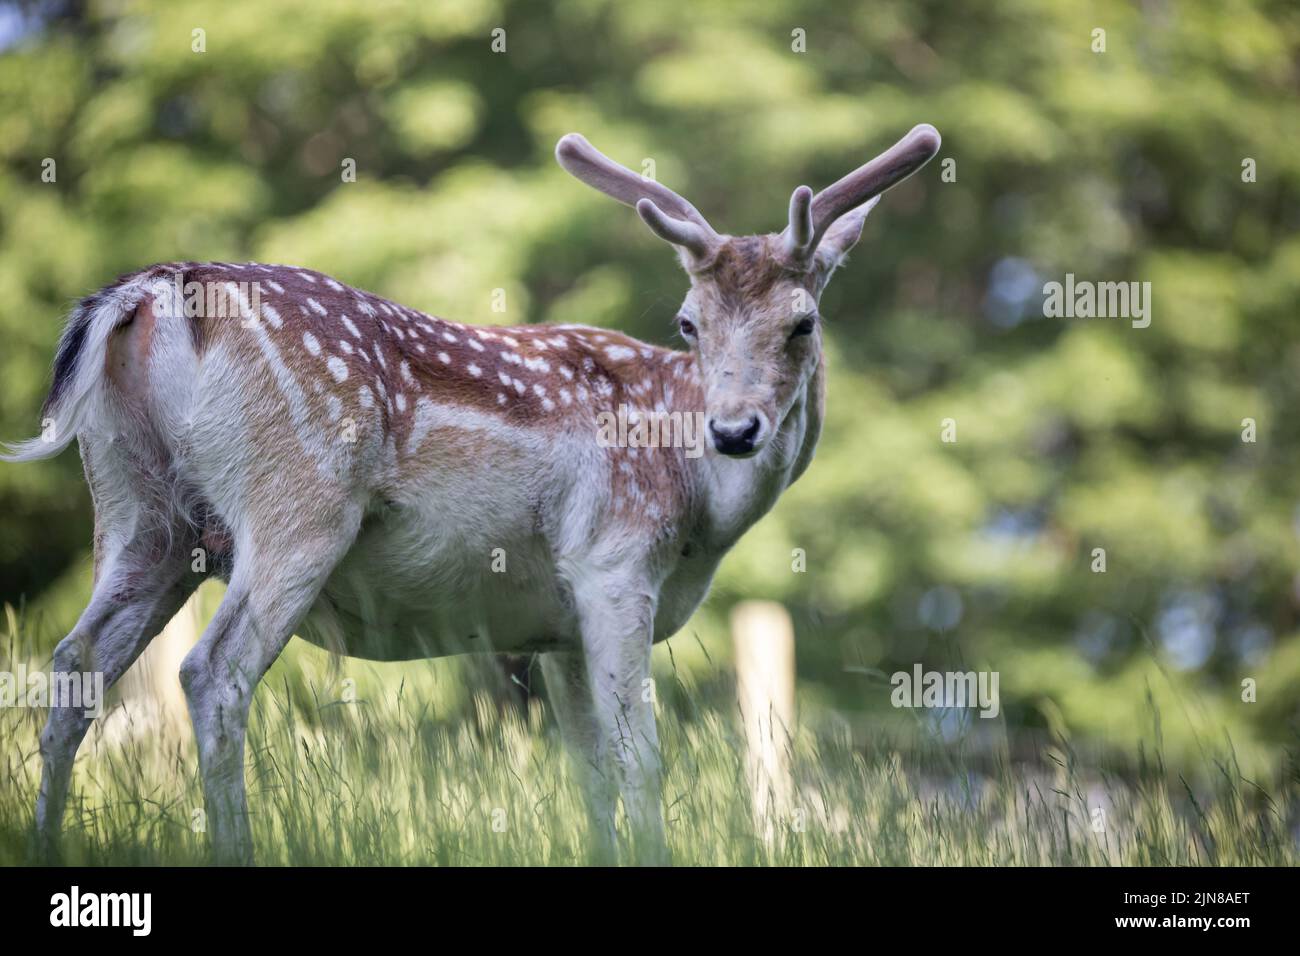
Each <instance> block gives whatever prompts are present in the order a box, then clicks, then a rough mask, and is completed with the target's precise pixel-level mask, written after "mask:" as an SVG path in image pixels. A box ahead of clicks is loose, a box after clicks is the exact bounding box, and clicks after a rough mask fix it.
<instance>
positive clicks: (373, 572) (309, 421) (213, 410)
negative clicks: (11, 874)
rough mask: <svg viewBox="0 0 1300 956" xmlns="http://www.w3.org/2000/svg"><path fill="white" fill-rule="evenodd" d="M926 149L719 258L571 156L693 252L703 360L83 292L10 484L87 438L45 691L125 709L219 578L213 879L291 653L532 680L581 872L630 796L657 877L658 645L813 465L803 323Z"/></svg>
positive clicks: (208, 704)
mask: <svg viewBox="0 0 1300 956" xmlns="http://www.w3.org/2000/svg"><path fill="white" fill-rule="evenodd" d="M938 149H939V135H938V133H937V132H936V131H935V130H934V128H933V127H930V126H926V125H921V126H917V127H916V128H915V129H913V130H912V131H911V132H910V133H909V134H908V135H907V136H906V137H904V138H903V139H902V140H900V141H899V142H898V143H897V144H896V145H894V146H893V147H891V148H890V149H889V150H887V151H886V152H884V153H883V154H881V155H880V156H878V157H877V158H875V159H873V160H872V161H871V162H869V163H867V164H866V165H864V166H862V167H860V168H859V169H857V170H855V171H854V172H852V173H850V174H849V175H847V176H845V177H844V178H843V179H841V180H839V181H838V182H836V183H834V184H833V185H831V186H829V187H828V188H826V189H824V190H822V191H821V192H820V193H817V194H816V195H813V192H812V190H811V189H809V188H808V187H807V186H800V187H799V188H798V189H796V190H795V191H794V194H793V196H791V198H790V204H789V224H788V225H787V226H786V228H785V229H784V231H783V232H781V233H780V234H778V235H760V236H743V237H733V236H726V235H720V234H718V233H717V232H715V231H714V230H713V228H712V227H711V226H710V225H709V223H708V222H707V221H706V220H705V218H704V217H703V216H702V215H700V213H699V212H698V211H697V210H696V209H695V207H694V206H692V205H691V204H690V203H688V202H687V201H686V200H684V199H683V198H682V197H680V196H678V195H677V194H676V193H674V192H672V191H671V190H669V189H667V188H665V187H664V186H662V185H659V184H658V183H656V182H653V181H651V180H647V179H645V178H643V177H641V176H639V175H637V174H635V173H633V172H631V171H630V170H627V169H625V168H623V167H622V166H620V165H618V164H616V163H614V162H612V161H611V160H609V159H608V158H606V157H605V156H603V155H602V154H600V153H599V152H597V151H596V150H595V149H594V148H593V147H592V146H591V145H590V144H589V143H588V142H587V141H586V140H585V139H584V138H583V137H581V136H579V135H577V134H570V135H568V136H565V137H564V138H563V139H561V140H560V142H559V144H558V145H557V147H556V156H557V158H558V160H559V162H560V165H562V166H563V167H564V168H565V169H566V170H568V171H569V172H570V173H572V174H573V175H574V176H576V177H577V178H578V179H580V180H582V181H583V182H584V183H586V184H587V185H589V186H592V187H594V188H596V189H598V190H600V191H601V192H603V193H606V194H607V195H609V196H611V197H613V198H614V199H617V200H619V201H621V202H624V203H627V204H629V205H634V206H635V207H636V211H637V213H638V214H639V215H640V217H641V218H642V219H643V220H645V223H646V225H648V226H649V227H650V229H651V230H653V231H654V232H655V234H657V235H658V236H660V237H661V238H663V239H666V240H668V241H669V242H670V243H672V244H673V245H674V246H676V248H677V251H678V254H679V255H680V258H681V263H682V265H683V266H684V267H685V270H686V272H687V275H688V276H689V278H690V289H689V291H688V292H687V294H686V297H685V300H684V302H683V303H682V306H681V309H680V310H679V313H678V316H677V321H678V325H679V328H680V331H681V334H682V336H683V337H684V338H685V339H686V341H687V343H688V345H689V350H688V351H686V352H678V351H672V350H669V349H664V348H659V347H657V346H652V345H646V344H644V343H642V342H639V341H636V340H634V339H631V338H629V337H627V336H624V335H621V334H619V333H617V332H612V331H609V330H605V329H596V328H586V327H580V326H523V327H517V328H479V327H475V326H470V325H458V324H456V323H453V322H448V321H445V320H443V319H438V318H434V317H432V316H429V315H425V314H423V313H420V312H416V311H414V310H412V309H408V308H404V307H403V306H400V305H397V304H395V303H392V302H389V301H387V300H385V299H382V298H380V297H378V296H374V295H371V294H369V293H367V292H362V291H359V290H357V289H353V288H350V287H348V286H345V285H343V284H342V283H340V282H337V281H335V280H334V279H331V278H329V277H328V276H325V275H322V274H320V273H317V272H312V271H310V270H306V269H295V268H291V267H287V266H267V265H256V264H246V265H231V264H226V263H206V264H200V263H193V262H181V263H170V264H165V265H157V266H153V267H152V268H149V269H145V270H143V271H141V272H136V273H132V274H130V275H126V276H123V277H122V278H120V279H118V280H117V281H116V282H114V283H113V284H112V285H110V286H108V287H106V288H104V289H102V290H100V291H99V292H96V293H95V294H93V295H91V296H89V297H88V298H87V299H85V300H84V301H83V302H82V303H81V304H80V305H79V306H78V307H77V308H76V310H75V311H74V312H73V313H72V316H71V318H70V319H69V321H68V325H67V328H66V330H65V331H64V333H63V337H62V340H61V341H60V344H59V349H58V354H57V357H56V358H55V362H54V374H53V384H52V387H51V390H50V394H49V397H48V399H47V400H46V403H45V408H44V412H43V417H44V420H45V423H46V428H45V434H44V436H43V437H42V438H37V439H32V440H30V441H27V442H24V443H22V444H20V445H18V446H16V447H13V448H12V449H11V454H10V455H8V456H7V457H9V458H10V459H12V460H32V459H38V458H46V457H49V456H52V455H54V454H56V453H58V452H59V451H61V450H62V449H63V448H65V447H66V446H67V445H68V444H70V443H71V441H72V440H73V439H74V438H76V439H77V442H78V444H79V446H80V451H81V457H82V460H83V462H84V464H85V472H86V481H87V483H88V484H89V486H90V490H91V495H92V498H93V501H94V507H95V584H94V589H93V593H92V596H91V599H90V603H89V605H88V606H87V607H86V609H85V611H84V612H83V613H82V615H81V617H80V619H79V620H78V621H77V624H76V626H75V627H74V628H73V630H72V633H71V634H69V635H68V636H67V637H66V638H65V639H64V640H63V641H62V642H60V644H59V645H58V648H57V649H56V651H55V653H54V662H53V667H54V669H55V671H59V672H69V673H73V672H86V671H99V672H101V673H102V674H103V678H104V682H105V684H107V685H110V686H111V684H112V683H113V682H114V681H115V680H117V679H118V678H119V677H120V676H121V675H122V673H123V672H124V671H125V670H126V669H127V668H128V667H129V666H130V664H131V662H132V661H134V660H135V659H136V657H138V656H139V654H140V652H141V651H142V650H143V649H144V647H145V646H146V645H147V644H148V643H149V641H150V640H151V639H152V638H153V637H154V635H155V634H157V633H158V632H159V631H160V630H161V629H162V627H163V625H164V624H166V623H167V621H168V619H169V618H171V617H172V615H173V614H175V613H176V611H177V609H178V608H180V607H181V605H182V604H183V602H184V601H185V600H186V597H187V596H188V595H189V594H190V593H191V592H192V591H193V590H194V588H195V587H196V586H197V584H198V583H199V581H200V579H201V578H202V577H203V576H204V573H206V574H215V575H217V576H219V577H221V578H223V579H225V580H226V581H227V582H228V588H227V591H226V595H225V598H224V600H223V601H222V603H221V606H220V608H219V609H218V611H217V613H216V616H215V617H214V618H213V620H212V622H211V624H210V625H209V626H208V628H207V631H206V632H205V633H204V635H203V637H202V639H201V640H200V642H199V643H198V644H197V645H196V646H195V648H194V649H193V651H192V652H191V653H190V654H189V655H188V656H187V657H186V658H185V661H184V663H183V664H182V666H181V682H182V684H183V686H184V688H185V693H186V695H187V699H188V702H189V709H190V716H191V718H192V720H193V723H194V730H195V736H196V739H197V742H198V750H199V761H200V768H201V771H202V777H203V789H204V799H205V801H206V804H207V812H208V817H209V821H210V833H211V839H212V843H213V848H214V851H215V855H216V858H217V859H218V860H219V861H221V862H249V861H251V860H252V856H253V841H252V833H251V830H250V826H249V819H248V810H247V802H246V796H245V790H244V736H245V729H246V725H247V720H248V712H249V705H250V701H251V698H252V696H253V691H254V688H255V687H256V686H257V683H258V681H259V680H260V679H261V678H262V676H263V675H264V674H265V672H266V670H267V668H268V667H270V665H271V663H272V662H273V661H274V660H275V659H276V657H277V656H278V655H279V653H280V652H281V651H282V650H283V649H284V646H285V644H286V643H287V642H288V640H289V637H290V635H292V634H294V633H299V634H301V635H302V636H303V637H304V638H306V639H307V640H310V641H313V642H315V643H320V644H322V645H324V646H328V647H330V648H332V649H334V650H337V651H339V652H341V653H343V654H345V655H349V656H355V657H362V658H368V659H372V660H409V659H417V658H425V657H438V656H444V655H449V654H459V653H466V652H475V651H485V650H490V651H494V652H520V651H528V652H539V653H540V654H541V660H542V667H543V673H544V675H545V678H546V685H547V690H548V693H549V694H550V696H551V699H552V703H553V706H554V708H555V712H556V715H557V718H558V720H559V722H560V725H561V728H562V731H563V734H564V736H565V738H566V740H567V742H568V743H569V745H570V746H571V748H572V750H573V751H574V754H575V757H576V760H575V764H576V766H577V767H578V768H579V770H580V772H581V773H582V774H583V775H584V778H585V781H584V782H585V784H586V786H587V789H588V793H589V801H588V802H589V806H590V812H591V818H592V823H593V834H594V846H595V848H596V852H597V853H598V854H599V855H600V856H601V857H602V858H608V857H609V855H610V854H612V853H615V852H616V849H617V843H616V833H615V830H614V811H615V806H616V803H617V801H618V799H619V797H620V796H621V798H622V801H623V805H624V808H625V810H626V812H627V816H628V819H629V821H630V824H631V827H632V830H633V833H634V835H635V837H636V839H637V840H639V841H643V842H642V844H641V847H642V849H644V850H645V851H646V854H647V856H648V858H651V859H655V858H658V859H665V858H666V844H665V842H664V834H663V819H662V808H661V804H660V779H659V777H660V771H659V754H658V743H657V738H656V731H655V720H654V713H653V707H652V703H651V702H650V701H649V697H650V695H648V694H644V693H643V691H644V689H645V686H646V684H647V682H648V679H649V676H650V649H651V645H652V644H653V643H654V642H656V641H661V640H663V639H665V638H667V637H669V636H670V635H672V634H673V633H674V632H675V631H676V630H677V629H678V628H680V627H681V626H682V624H683V623H684V622H685V621H686V620H687V618H688V617H689V616H690V615H691V613H692V612H693V611H694V610H695V608H696V607H697V606H698V605H699V603H700V602H701V600H702V599H703V598H704V595H705V593H706V592H707V590H708V587H709V583H710V580H711V578H712V576H713V573H714V570H715V569H716V568H717V566H718V562H719V561H720V560H721V558H722V556H723V555H724V554H725V553H726V552H727V550H728V549H729V548H730V547H731V546H732V545H733V544H734V543H735V542H736V540H737V539H738V538H739V537H740V536H741V534H743V533H744V532H745V530H746V529H747V528H749V527H750V525H752V524H753V523H754V522H755V521H757V520H758V519H759V518H760V517H762V515H763V514H764V513H766V512H767V511H768V510H769V509H770V508H771V507H772V505H773V504H774V503H775V501H776V499H777V497H778V496H779V495H780V494H781V492H782V491H784V490H785V489H786V488H787V487H788V486H789V485H790V483H791V482H793V481H795V480H796V479H797V478H798V477H799V476H800V475H801V474H802V473H803V472H804V470H805V469H806V468H807V467H808V464H809V462H810V461H811V459H812V456H813V450H814V448H815V446H816V444H817V438H818V435H819V433H820V429H821V422H822V410H823V403H824V393H825V366H824V363H823V361H822V346H821V323H820V320H819V317H818V315H817V312H816V302H817V300H818V298H819V296H820V294H821V292H822V290H823V288H824V287H825V286H826V283H827V280H828V279H829V278H830V276H831V273H832V271H833V270H834V269H835V268H836V266H837V265H839V263H840V262H841V260H842V259H843V257H844V255H845V253H847V252H848V251H849V249H850V248H851V247H852V246H853V245H854V243H856V242H857V241H858V238H859V236H860V234H861V232H862V227H863V221H864V219H865V217H866V215H867V212H868V211H869V210H870V209H871V207H872V206H873V205H874V203H875V201H876V198H877V197H878V196H879V194H880V193H881V192H883V191H884V190H885V189H888V188H889V187H890V186H892V185H894V184H895V183H897V182H899V181H900V180H902V179H904V178H905V177H907V176H909V175H911V174H912V173H913V172H915V171H916V170H917V169H919V168H920V167H921V166H923V165H924V164H925V163H926V162H927V161H928V160H929V159H930V158H931V157H933V156H934V155H935V153H936V152H937V151H938ZM195 284H197V285H195ZM194 288H198V289H200V290H206V291H207V293H208V295H207V299H206V303H207V307H206V308H199V309H196V308H194V303H193V302H192V301H191V299H190V296H189V293H188V291H187V290H191V289H194ZM214 291H215V292H216V295H215V296H214V295H213V292H214ZM214 299H216V300H218V302H217V304H218V306H221V305H224V306H225V308H220V307H218V308H214V307H213V300H214ZM253 300H256V301H253ZM196 312H197V313H201V314H196ZM213 313H216V314H213ZM229 316H234V318H232V317H229ZM619 405H627V406H630V407H632V408H634V409H638V410H640V411H641V412H642V413H648V412H649V411H650V410H655V411H658V412H661V413H662V412H672V411H682V412H685V413H696V412H700V413H702V414H703V416H704V421H705V422H706V430H707V433H708V438H709V443H708V444H709V445H710V446H711V447H709V448H708V449H707V451H706V452H705V453H704V454H703V455H702V456H698V455H697V456H692V455H690V454H689V453H688V452H689V450H688V449H684V448H681V447H677V448H657V449H637V448H624V447H605V445H606V444H607V443H601V442H598V441H596V440H595V435H596V427H595V419H596V416H597V414H598V413H599V412H602V411H610V410H613V409H615V408H616V407H618V406H619ZM195 549H203V552H204V553H205V554H206V555H207V565H206V569H205V572H204V573H195V572H194V571H193V570H192V557H191V556H192V553H194V551H195ZM498 549H500V550H498ZM494 556H504V559H505V562H506V564H505V571H504V573H497V571H499V570H500V568H499V567H498V568H497V569H495V570H494V569H493V558H494ZM89 724H90V719H89V718H88V717H86V716H85V715H84V714H83V713H82V712H80V711H79V710H77V709H74V708H73V707H72V706H68V705H67V704H66V702H65V703H64V704H63V705H59V704H58V703H57V702H56V706H54V707H52V708H51V710H50V714H49V720H48V722H47V724H46V726H45V729H44V731H43V733H42V735H41V743H40V749H41V756H42V758H43V761H44V766H43V771H42V776H41V785H40V793H39V796H38V799H37V805H36V823H37V828H38V835H39V836H40V838H41V841H42V843H43V845H44V846H45V847H46V848H47V849H48V850H50V851H51V852H53V851H54V850H55V848H56V846H57V836H58V832H59V828H60V821H61V817H62V815H63V810H64V804H65V802H66V798H67V793H68V786H69V779H70V777H71V773H72V764H73V759H74V757H75V755H76V752H77V748H78V746H79V744H80V743H81V740H82V738H83V737H84V736H85V733H86V731H87V728H88V726H89Z"/></svg>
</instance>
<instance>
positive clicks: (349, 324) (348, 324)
mask: <svg viewBox="0 0 1300 956" xmlns="http://www.w3.org/2000/svg"><path fill="white" fill-rule="evenodd" d="M339 321H341V322H342V323H343V327H344V328H345V329H347V330H348V331H349V332H351V333H352V337H353V338H354V339H359V338H361V330H360V329H359V328H357V327H356V325H355V324H354V323H353V321H352V320H351V319H349V318H348V317H347V316H346V315H343V316H340V317H339Z"/></svg>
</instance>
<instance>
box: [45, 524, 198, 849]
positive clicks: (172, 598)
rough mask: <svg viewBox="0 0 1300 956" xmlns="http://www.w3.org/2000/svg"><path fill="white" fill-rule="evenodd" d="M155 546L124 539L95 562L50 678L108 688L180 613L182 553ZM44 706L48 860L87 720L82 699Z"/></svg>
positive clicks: (185, 583)
mask: <svg viewBox="0 0 1300 956" xmlns="http://www.w3.org/2000/svg"><path fill="white" fill-rule="evenodd" d="M157 543H158V542H157V540H156V539H154V540H146V539H144V538H139V539H135V540H132V541H129V542H127V543H126V544H125V545H124V546H122V547H121V548H120V549H118V550H116V551H115V552H114V553H112V554H110V555H108V556H107V560H106V561H104V562H103V563H102V564H101V565H100V566H99V569H98V573H97V581H96V584H95V588H94V591H93V592H92V595H91V599H90V603H89V604H88V605H87V607H86V609H85V611H83V612H82V614H81V617H80V618H79V619H78V620H77V623H76V626H75V627H74V628H73V629H72V632H71V633H70V634H68V636H67V637H65V638H64V639H63V640H62V641H60V642H59V646H58V647H57V648H56V649H55V651H54V663H53V671H54V673H55V674H56V675H57V674H69V675H71V674H82V675H85V674H97V675H101V676H102V680H103V690H104V691H105V692H107V690H108V689H109V688H110V687H112V686H113V684H114V683H116V682H117V680H118V678H120V677H121V676H122V675H123V674H124V673H125V672H126V670H127V668H128V667H130V666H131V664H132V663H134V661H135V659H136V658H137V657H139V656H140V653H141V651H143V650H144V649H145V647H146V646H147V645H148V644H149V642H150V641H151V640H152V639H153V638H154V637H155V636H157V634H158V633H159V632H160V631H161V630H162V629H163V628H164V627H165V626H166V624H167V622H168V621H170V620H171V618H172V617H173V616H174V615H175V614H176V612H177V611H178V610H180V608H181V605H183V604H184V603H185V600H186V598H188V597H189V595H190V593H191V592H192V591H193V590H194V588H195V586H196V585H197V584H198V578H197V577H196V576H194V575H191V574H189V568H188V566H187V565H186V563H185V560H184V558H183V557H182V556H180V555H175V554H172V555H170V556H167V557H161V558H160V557H159V552H158V550H157V548H156V545H157ZM96 703H97V704H98V703H100V702H99V701H96ZM50 705H51V706H50V711H49V716H48V718H47V720H46V723H45V729H44V730H43V731H42V732H41V738H40V750H41V761H42V768H41V784H40V792H39V794H38V796H37V798H36V831H37V839H38V850H39V852H41V853H42V854H43V855H44V856H46V857H51V858H52V857H56V856H57V854H58V839H59V830H60V828H61V825H62V820H63V811H64V806H65V804H66V803H67V798H68V786H69V783H70V781H71V778H72V765H73V761H74V760H75V759H76V756H77V750H78V748H79V747H80V746H81V741H82V740H83V739H84V738H85V736H86V731H87V730H89V729H90V725H91V723H92V722H93V720H94V718H93V717H92V716H90V715H89V714H88V713H87V711H86V708H85V701H84V700H82V701H73V700H67V699H57V698H56V699H52V700H51V701H50Z"/></svg>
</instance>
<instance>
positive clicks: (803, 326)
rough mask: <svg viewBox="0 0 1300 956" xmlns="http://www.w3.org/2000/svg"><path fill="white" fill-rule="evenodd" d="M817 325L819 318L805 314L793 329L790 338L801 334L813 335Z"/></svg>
mask: <svg viewBox="0 0 1300 956" xmlns="http://www.w3.org/2000/svg"><path fill="white" fill-rule="evenodd" d="M816 327H817V320H816V319H814V318H813V317H812V316H811V315H805V316H804V317H803V318H802V319H800V320H799V324H798V325H796V326H795V327H794V328H793V329H792V330H791V332H790V338H792V339H793V338H798V337H799V336H800V335H812V330H813V329H815V328H816Z"/></svg>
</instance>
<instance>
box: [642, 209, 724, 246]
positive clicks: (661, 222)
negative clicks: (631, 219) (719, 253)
mask: <svg viewBox="0 0 1300 956" xmlns="http://www.w3.org/2000/svg"><path fill="white" fill-rule="evenodd" d="M636 212H637V215H638V216H640V217H641V219H642V221H644V222H645V224H646V225H647V226H649V227H650V231H651V232H653V233H654V234H655V235H656V236H658V237H659V238H660V239H666V240H668V241H669V242H671V243H672V244H673V245H675V246H681V247H682V248H683V249H685V250H686V251H687V252H689V253H690V254H691V255H693V256H694V257H695V258H696V259H699V260H704V259H707V258H708V257H709V253H710V252H711V251H712V249H713V247H714V245H715V244H716V242H717V235H716V234H714V235H710V233H712V230H709V231H708V232H706V231H705V229H706V228H707V226H708V224H707V223H706V224H705V225H704V226H700V225H698V224H697V223H694V222H686V221H685V220H683V219H674V218H673V217H672V216H670V215H668V214H667V213H666V212H664V211H663V210H662V209H660V208H659V207H658V206H656V205H655V203H654V200H653V199H638V200H637V201H636Z"/></svg>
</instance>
